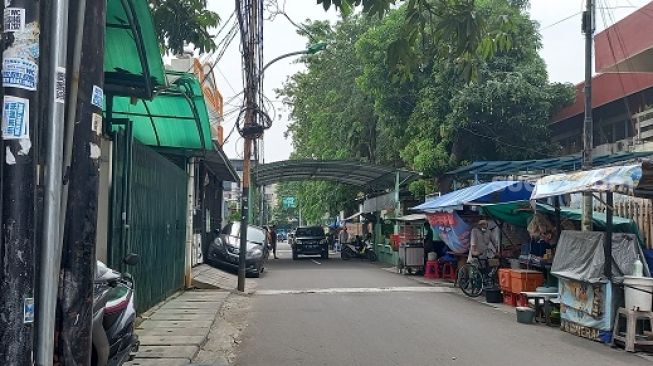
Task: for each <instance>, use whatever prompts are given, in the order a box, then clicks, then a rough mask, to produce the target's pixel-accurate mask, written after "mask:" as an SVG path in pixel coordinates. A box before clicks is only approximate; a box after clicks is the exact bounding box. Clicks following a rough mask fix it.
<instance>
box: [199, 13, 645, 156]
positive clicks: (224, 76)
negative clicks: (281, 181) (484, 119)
mask: <svg viewBox="0 0 653 366" xmlns="http://www.w3.org/2000/svg"><path fill="white" fill-rule="evenodd" d="M265 1H266V2H267V1H268V0H265ZM278 1H279V4H280V5H281V6H282V7H283V3H284V0H278ZM649 2H650V0H597V6H599V7H600V8H607V9H606V10H604V11H601V10H597V23H596V27H597V32H598V31H601V30H603V29H605V28H606V27H607V26H610V25H612V24H613V22H615V21H619V20H620V19H622V18H623V17H625V16H627V15H628V14H630V13H632V12H634V11H635V10H637V8H639V7H641V6H643V5H645V4H647V3H649ZM584 3H585V0H531V9H530V13H531V17H532V19H534V20H536V21H538V22H539V23H540V25H541V30H540V33H541V35H542V44H543V47H542V49H541V51H540V54H541V55H542V57H543V58H544V60H545V61H546V64H547V69H548V72H549V79H550V80H551V81H559V82H571V83H574V84H576V83H578V82H580V81H582V79H583V75H584V71H583V67H584V66H583V65H584V61H583V54H584V40H583V35H582V34H581V32H580V23H581V16H580V12H581V11H582V9H583V7H584ZM209 8H210V9H211V10H213V11H216V12H218V14H220V16H221V17H222V18H223V19H224V20H227V18H229V16H230V15H231V13H232V12H233V10H234V2H233V1H229V0H210V1H209ZM285 12H286V13H287V14H288V15H289V16H290V18H291V19H293V20H294V21H295V22H297V23H300V22H302V21H304V20H306V19H311V20H330V21H332V22H334V21H336V20H337V19H338V15H337V13H336V12H335V11H334V10H330V11H329V12H325V11H324V10H323V9H322V7H321V6H318V5H316V3H315V0H286V1H285ZM224 33H226V31H225V32H223V34H224ZM218 39H220V38H218ZM239 41H240V39H239V38H238V37H236V39H234V41H233V42H232V43H231V45H230V47H229V48H228V49H227V52H226V53H225V55H224V57H223V58H222V59H221V60H220V62H219V63H218V66H217V68H216V70H217V72H216V77H217V82H218V85H219V88H220V91H221V92H222V94H223V96H224V99H225V101H226V102H228V104H226V105H225V114H226V117H225V123H224V129H225V135H226V134H227V133H228V132H229V131H230V130H231V128H232V127H233V124H234V120H235V118H236V115H237V113H231V114H228V113H229V112H232V111H234V110H237V109H238V108H239V107H240V105H241V103H242V97H240V96H237V95H238V93H239V92H240V91H241V90H242V88H243V83H242V77H241V62H242V61H241V55H240V52H239ZM305 44H306V39H305V38H303V37H300V36H299V35H297V33H296V28H295V27H294V26H293V25H292V24H291V23H290V22H289V21H288V20H287V19H285V18H284V17H283V16H280V15H279V16H277V17H276V18H275V19H273V20H269V21H266V22H265V24H264V59H265V60H266V61H268V60H271V59H273V58H275V57H277V56H279V55H281V54H284V53H288V52H293V51H297V50H301V49H304V47H305ZM295 61H296V59H295V58H289V59H285V60H281V61H279V62H277V63H275V64H274V65H272V66H270V68H269V69H268V70H267V71H266V73H265V85H264V89H265V95H266V96H267V97H268V98H269V99H270V100H271V102H272V103H273V105H274V106H275V107H276V112H277V113H276V118H275V120H274V123H273V125H272V128H271V129H269V130H267V131H266V133H265V161H266V162H272V161H278V160H284V159H287V158H288V156H289V155H290V153H291V152H292V144H291V142H290V140H289V139H286V138H284V132H286V130H287V125H288V123H289V122H288V114H289V111H288V110H285V109H284V106H283V105H282V104H281V101H280V100H279V99H278V98H277V96H276V93H275V92H274V89H277V88H280V87H281V86H282V84H283V82H284V81H285V80H286V79H287V78H288V76H290V75H292V74H294V73H296V72H298V71H301V70H302V69H303V67H302V65H301V64H297V63H296V62H295ZM242 146H243V145H242V140H241V139H239V138H238V136H237V133H234V134H233V135H232V136H231V138H230V139H229V141H228V142H227V144H226V145H225V147H224V150H225V153H226V154H227V156H229V157H230V158H242Z"/></svg>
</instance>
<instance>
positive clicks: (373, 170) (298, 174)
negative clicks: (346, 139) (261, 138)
mask: <svg viewBox="0 0 653 366" xmlns="http://www.w3.org/2000/svg"><path fill="white" fill-rule="evenodd" d="M397 173H398V174H399V179H400V183H402V184H403V183H405V182H407V181H409V180H411V179H413V178H415V177H417V176H418V173H415V172H411V171H407V170H397V169H395V168H390V167H385V166H380V165H373V164H369V163H363V162H359V161H351V160H284V161H278V162H274V163H269V164H261V165H258V166H256V167H255V168H254V170H253V171H252V176H253V177H254V179H255V182H256V184H257V185H269V184H272V183H276V182H284V181H306V180H313V181H316V180H323V181H335V182H340V183H344V184H348V185H353V186H358V187H362V188H365V190H366V191H378V190H384V189H388V188H394V186H395V178H396V174H397Z"/></svg>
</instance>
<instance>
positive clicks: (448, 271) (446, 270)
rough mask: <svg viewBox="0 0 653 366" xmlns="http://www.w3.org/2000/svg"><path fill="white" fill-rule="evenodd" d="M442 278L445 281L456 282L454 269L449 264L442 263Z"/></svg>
mask: <svg viewBox="0 0 653 366" xmlns="http://www.w3.org/2000/svg"><path fill="white" fill-rule="evenodd" d="M442 278H444V279H446V280H454V281H455V280H456V269H455V268H454V266H453V264H451V263H448V262H447V263H444V264H443V265H442Z"/></svg>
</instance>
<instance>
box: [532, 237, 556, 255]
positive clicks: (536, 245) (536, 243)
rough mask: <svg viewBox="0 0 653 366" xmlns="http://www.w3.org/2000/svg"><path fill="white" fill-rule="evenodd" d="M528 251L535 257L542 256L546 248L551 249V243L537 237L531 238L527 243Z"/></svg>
mask: <svg viewBox="0 0 653 366" xmlns="http://www.w3.org/2000/svg"><path fill="white" fill-rule="evenodd" d="M529 247H530V248H529V253H528V254H530V255H533V256H536V257H544V254H545V253H546V251H547V250H548V249H552V247H551V244H549V242H548V241H546V240H544V239H542V238H538V239H535V238H533V239H531V242H530V244H529Z"/></svg>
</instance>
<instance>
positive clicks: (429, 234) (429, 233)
mask: <svg viewBox="0 0 653 366" xmlns="http://www.w3.org/2000/svg"><path fill="white" fill-rule="evenodd" d="M424 230H425V231H426V232H425V234H424V268H426V262H427V261H428V255H429V253H431V252H434V251H435V243H434V242H433V229H432V228H431V224H429V222H428V221H424Z"/></svg>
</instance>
